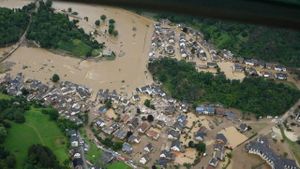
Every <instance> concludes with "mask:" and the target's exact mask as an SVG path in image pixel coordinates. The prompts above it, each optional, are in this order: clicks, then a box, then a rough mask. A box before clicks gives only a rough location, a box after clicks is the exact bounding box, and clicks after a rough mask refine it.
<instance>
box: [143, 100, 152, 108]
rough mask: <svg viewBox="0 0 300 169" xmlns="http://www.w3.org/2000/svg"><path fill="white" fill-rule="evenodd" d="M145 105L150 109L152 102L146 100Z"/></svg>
mask: <svg viewBox="0 0 300 169" xmlns="http://www.w3.org/2000/svg"><path fill="white" fill-rule="evenodd" d="M144 105H145V106H146V107H149V108H150V105H151V102H150V100H149V99H146V100H145V101H144Z"/></svg>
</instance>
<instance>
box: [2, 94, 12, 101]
mask: <svg viewBox="0 0 300 169" xmlns="http://www.w3.org/2000/svg"><path fill="white" fill-rule="evenodd" d="M10 98H11V96H9V95H6V94H3V93H0V100H1V99H4V100H8V99H10Z"/></svg>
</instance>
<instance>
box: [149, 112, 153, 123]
mask: <svg viewBox="0 0 300 169" xmlns="http://www.w3.org/2000/svg"><path fill="white" fill-rule="evenodd" d="M147 121H148V122H149V123H152V122H153V121H154V117H153V116H152V115H151V114H149V115H148V116H147Z"/></svg>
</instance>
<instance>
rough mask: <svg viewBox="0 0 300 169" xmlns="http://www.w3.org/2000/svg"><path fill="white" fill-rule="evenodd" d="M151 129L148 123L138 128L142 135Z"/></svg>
mask: <svg viewBox="0 0 300 169" xmlns="http://www.w3.org/2000/svg"><path fill="white" fill-rule="evenodd" d="M149 128H150V124H149V123H148V122H143V123H142V124H141V125H140V126H139V128H138V131H139V132H140V133H145V132H146V131H147V130H148V129H149Z"/></svg>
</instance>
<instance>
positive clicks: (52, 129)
mask: <svg viewBox="0 0 300 169" xmlns="http://www.w3.org/2000/svg"><path fill="white" fill-rule="evenodd" d="M25 118H26V122H25V123H23V124H17V123H12V126H11V128H10V129H9V131H8V137H7V138H6V140H5V143H4V147H6V148H7V149H8V150H9V151H10V152H12V153H13V154H15V156H16V160H17V167H16V168H17V169H21V168H22V165H23V162H24V160H25V159H26V156H27V150H28V148H29V147H30V146H31V145H33V144H42V145H45V146H47V147H49V148H50V149H51V150H52V151H53V152H54V154H55V155H56V156H57V158H58V160H59V161H60V162H61V163H62V162H63V161H65V160H68V153H67V140H66V137H65V136H64V135H63V133H62V132H61V131H60V129H59V128H58V127H57V125H56V123H55V122H54V121H50V120H49V118H48V116H47V115H45V114H42V113H41V109H35V108H32V109H31V110H29V111H27V112H26V114H25Z"/></svg>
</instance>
